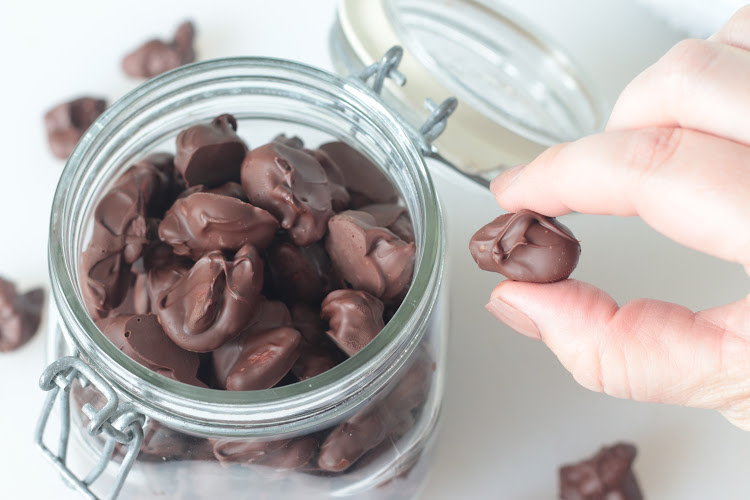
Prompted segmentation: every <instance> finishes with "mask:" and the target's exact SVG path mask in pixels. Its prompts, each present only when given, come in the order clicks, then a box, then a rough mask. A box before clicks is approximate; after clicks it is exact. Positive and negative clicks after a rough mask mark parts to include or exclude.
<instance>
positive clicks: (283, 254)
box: [266, 238, 344, 303]
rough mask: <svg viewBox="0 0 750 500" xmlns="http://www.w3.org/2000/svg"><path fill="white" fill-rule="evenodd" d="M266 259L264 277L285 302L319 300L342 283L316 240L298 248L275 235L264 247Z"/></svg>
mask: <svg viewBox="0 0 750 500" xmlns="http://www.w3.org/2000/svg"><path fill="white" fill-rule="evenodd" d="M266 261H267V262H268V269H269V276H267V279H270V280H271V284H272V286H273V290H274V291H275V292H276V294H277V295H278V296H281V297H284V300H286V301H291V302H296V301H302V302H308V303H320V301H321V300H322V299H323V297H325V296H326V294H328V293H329V292H331V291H332V290H335V289H337V288H343V286H344V283H343V281H342V280H341V278H340V277H339V276H338V273H336V272H335V271H334V269H333V266H332V265H331V259H330V258H328V254H327V253H326V251H325V248H324V247H323V244H322V243H320V242H317V243H313V244H312V245H310V246H308V247H298V246H297V245H295V244H294V243H292V242H291V241H288V240H286V239H281V238H277V240H276V242H274V244H273V245H271V247H270V248H269V249H268V253H267V257H266Z"/></svg>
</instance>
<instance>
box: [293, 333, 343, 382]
mask: <svg viewBox="0 0 750 500" xmlns="http://www.w3.org/2000/svg"><path fill="white" fill-rule="evenodd" d="M343 360H344V356H342V355H341V353H340V351H339V350H338V349H337V348H336V346H335V345H333V343H332V342H321V343H319V344H315V345H313V344H309V343H307V342H303V343H302V346H301V347H300V352H299V357H298V358H297V361H295V363H294V366H292V373H293V374H294V376H295V377H297V379H299V380H307V379H309V378H312V377H315V376H317V375H320V374H321V373H325V372H327V371H328V370H330V369H331V368H333V367H334V366H336V365H338V364H339V363H341V362H342V361H343Z"/></svg>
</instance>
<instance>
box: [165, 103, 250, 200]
mask: <svg viewBox="0 0 750 500" xmlns="http://www.w3.org/2000/svg"><path fill="white" fill-rule="evenodd" d="M236 132H237V120H235V118H234V116H232V115H230V114H223V115H219V116H217V117H216V118H214V119H213V120H212V121H211V123H208V124H198V125H194V126H192V127H190V128H188V129H185V130H183V131H182V132H180V134H179V135H178V136H177V154H176V155H175V159H174V165H175V168H176V169H177V171H178V172H179V173H180V174H181V175H182V177H183V179H184V180H185V184H186V185H187V186H197V185H199V184H202V185H204V186H205V187H206V188H214V187H218V186H221V185H222V184H224V183H226V182H230V181H232V182H236V181H238V180H239V179H240V167H241V166H242V160H243V159H244V158H245V153H247V146H246V145H245V143H244V141H243V140H242V139H240V137H239V136H238V135H237V133H236Z"/></svg>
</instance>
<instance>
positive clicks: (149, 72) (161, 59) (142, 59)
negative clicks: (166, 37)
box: [122, 21, 195, 78]
mask: <svg viewBox="0 0 750 500" xmlns="http://www.w3.org/2000/svg"><path fill="white" fill-rule="evenodd" d="M194 37H195V27H194V26H193V23H191V22H189V21H186V22H184V23H182V24H180V25H179V26H178V27H177V31H176V32H175V35H174V39H173V40H172V41H171V42H164V41H162V40H157V39H154V40H149V41H148V42H146V43H144V44H143V45H141V46H140V47H138V48H137V49H135V50H134V51H133V52H131V53H129V54H128V55H126V56H125V57H124V58H123V60H122V70H123V71H124V72H125V74H126V75H128V76H132V77H134V78H152V77H154V76H156V75H160V74H161V73H164V72H165V71H169V70H170V69H175V68H178V67H180V66H182V65H183V64H188V63H191V62H193V61H195V50H194V49H193V38H194Z"/></svg>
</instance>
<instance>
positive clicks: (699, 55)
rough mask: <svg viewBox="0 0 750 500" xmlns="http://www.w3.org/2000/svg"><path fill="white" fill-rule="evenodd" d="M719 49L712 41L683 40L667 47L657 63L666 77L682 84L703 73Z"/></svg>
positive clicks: (715, 57)
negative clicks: (666, 50) (669, 47)
mask: <svg viewBox="0 0 750 500" xmlns="http://www.w3.org/2000/svg"><path fill="white" fill-rule="evenodd" d="M719 49H720V47H719V44H717V43H714V42H709V41H706V40H697V39H688V40H683V41H681V42H679V43H677V44H676V45H675V46H674V47H672V48H671V49H669V51H668V52H667V53H666V54H665V55H664V57H663V58H662V59H661V61H660V62H659V63H658V65H659V68H660V70H661V71H662V72H663V73H665V74H666V75H665V76H666V77H667V78H669V79H671V80H672V81H674V82H675V83H676V84H682V83H683V82H685V81H692V80H693V79H695V78H699V77H700V76H701V75H703V74H705V73H706V71H708V70H709V69H710V68H711V66H712V65H713V63H714V61H716V59H717V57H718V54H719Z"/></svg>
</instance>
